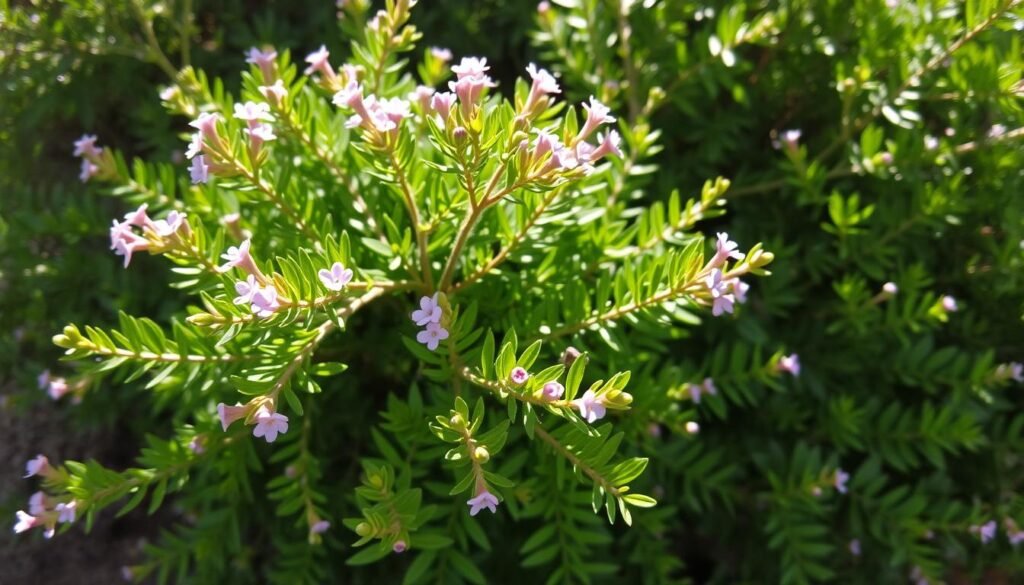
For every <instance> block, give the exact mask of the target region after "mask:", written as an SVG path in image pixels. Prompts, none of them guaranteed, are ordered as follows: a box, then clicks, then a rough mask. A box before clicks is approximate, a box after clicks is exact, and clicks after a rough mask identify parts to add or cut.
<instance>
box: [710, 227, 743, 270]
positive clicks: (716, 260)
mask: <svg viewBox="0 0 1024 585" xmlns="http://www.w3.org/2000/svg"><path fill="white" fill-rule="evenodd" d="M716 235H717V239H716V240H715V255H714V257H712V258H711V266H714V267H719V266H721V265H722V264H724V263H725V261H726V260H728V259H729V258H732V259H733V260H742V259H743V254H741V253H739V252H737V251H736V249H737V248H739V244H737V243H736V242H733V241H732V240H730V239H729V234H727V233H725V232H718V234H716Z"/></svg>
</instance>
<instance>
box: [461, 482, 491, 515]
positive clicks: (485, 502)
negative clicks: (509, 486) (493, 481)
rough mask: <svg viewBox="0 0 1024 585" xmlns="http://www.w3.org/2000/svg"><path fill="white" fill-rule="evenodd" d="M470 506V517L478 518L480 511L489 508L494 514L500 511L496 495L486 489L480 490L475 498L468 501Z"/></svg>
mask: <svg viewBox="0 0 1024 585" xmlns="http://www.w3.org/2000/svg"><path fill="white" fill-rule="evenodd" d="M466 503H467V504H469V515H470V516H476V515H477V514H479V513H480V510H483V509H484V508H487V509H488V510H490V511H491V512H492V513H497V511H498V498H497V497H495V495H494V494H492V493H491V492H489V491H487V489H486V488H484V489H482V490H480V491H479V492H478V493H477V494H476V497H475V498H470V499H469V500H467V501H466Z"/></svg>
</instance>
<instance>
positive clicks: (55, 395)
mask: <svg viewBox="0 0 1024 585" xmlns="http://www.w3.org/2000/svg"><path fill="white" fill-rule="evenodd" d="M70 390H71V387H70V386H68V382H67V380H65V379H64V378H53V379H52V380H50V384H49V386H48V387H47V390H46V393H47V394H49V395H50V398H52V399H54V400H60V398H61V397H62V396H64V395H65V394H67V393H68V392H69V391H70Z"/></svg>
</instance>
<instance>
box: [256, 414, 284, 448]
mask: <svg viewBox="0 0 1024 585" xmlns="http://www.w3.org/2000/svg"><path fill="white" fill-rule="evenodd" d="M287 432H288V417H287V416H285V415H283V414H281V413H279V412H271V411H270V410H269V409H268V408H267V407H266V406H261V407H260V409H259V410H257V411H256V427H255V428H253V430H252V436H254V437H263V438H264V439H266V440H267V442H268V443H273V442H274V441H276V440H277V435H279V434H281V435H283V434H285V433H287Z"/></svg>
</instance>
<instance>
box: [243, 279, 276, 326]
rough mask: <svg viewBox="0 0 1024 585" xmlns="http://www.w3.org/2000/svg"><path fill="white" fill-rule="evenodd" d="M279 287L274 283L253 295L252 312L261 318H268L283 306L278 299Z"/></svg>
mask: <svg viewBox="0 0 1024 585" xmlns="http://www.w3.org/2000/svg"><path fill="white" fill-rule="evenodd" d="M277 294H278V293H277V288H275V287H274V286H273V285H271V286H267V287H264V288H261V289H260V290H258V291H256V294H254V295H253V296H252V305H251V307H250V308H251V309H252V312H253V313H254V314H255V315H256V316H257V317H259V318H261V319H266V318H267V317H270V316H271V315H273V314H274V312H275V311H277V310H278V309H280V308H281V302H280V301H278V299H277Z"/></svg>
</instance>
